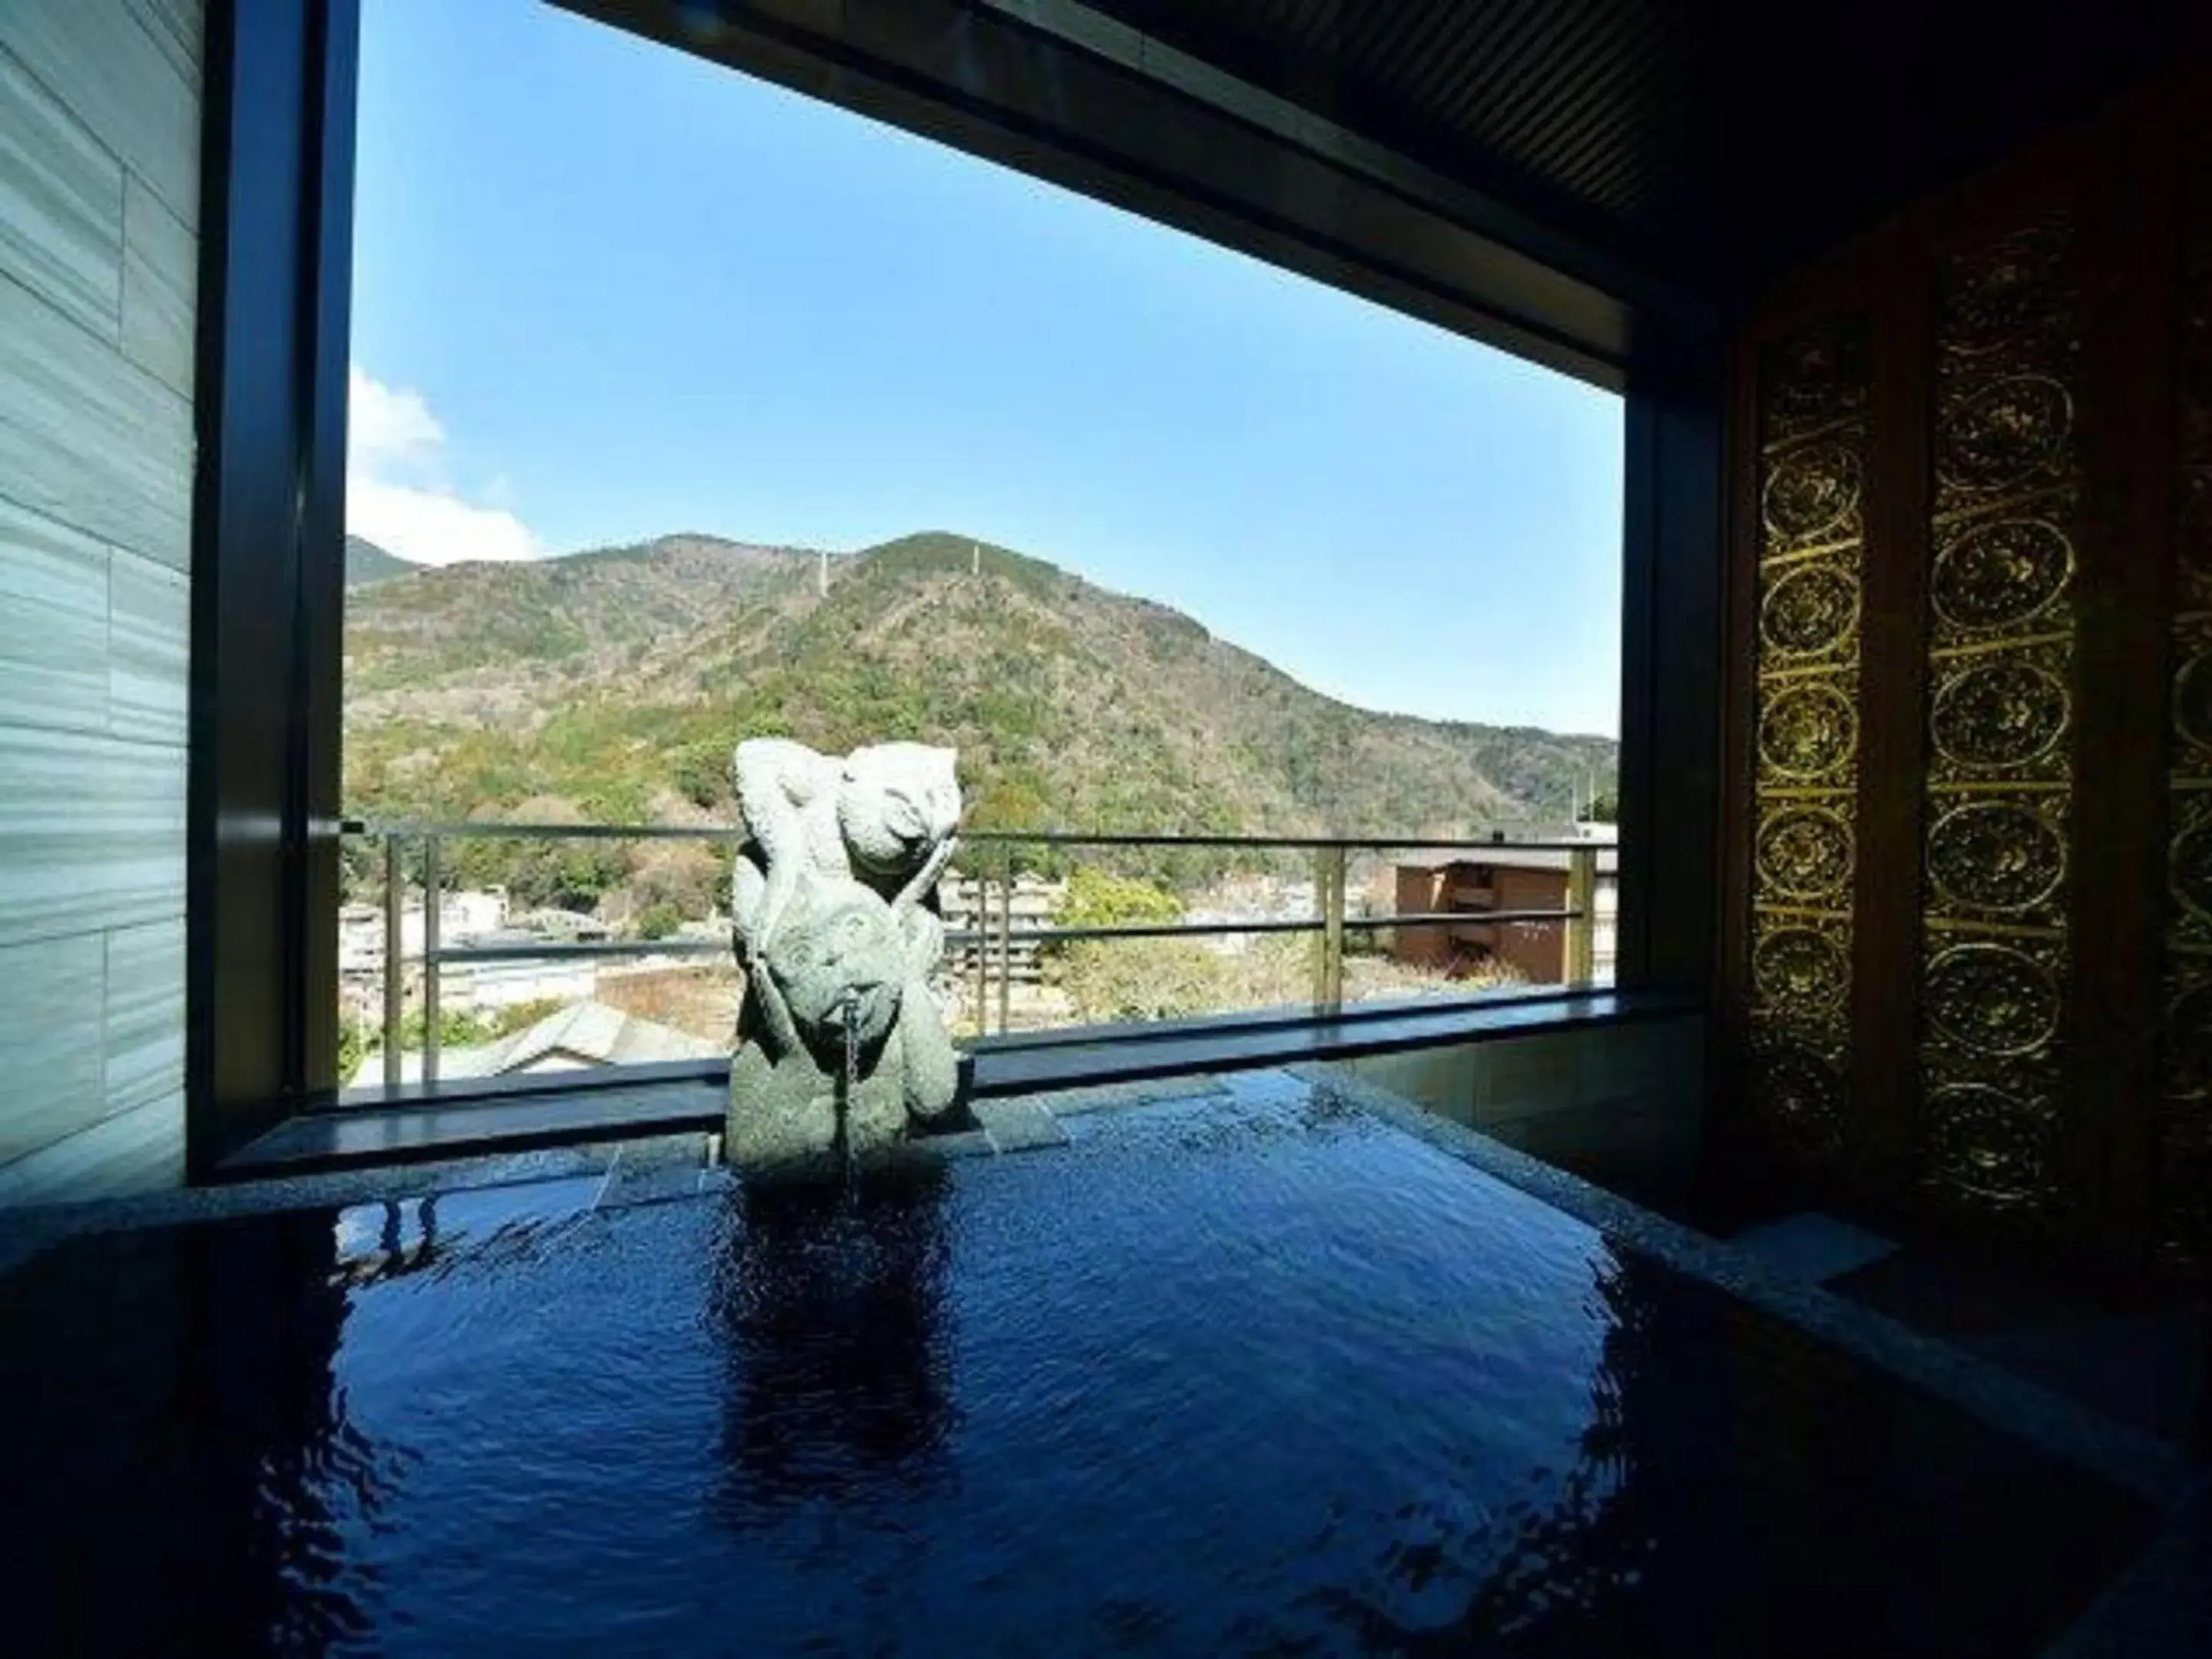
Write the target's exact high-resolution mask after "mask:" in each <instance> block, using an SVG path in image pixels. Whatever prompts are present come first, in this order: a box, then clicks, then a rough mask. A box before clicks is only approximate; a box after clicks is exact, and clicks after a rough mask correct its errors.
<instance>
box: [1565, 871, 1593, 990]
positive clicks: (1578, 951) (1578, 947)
mask: <svg viewBox="0 0 2212 1659" xmlns="http://www.w3.org/2000/svg"><path fill="white" fill-rule="evenodd" d="M1567 908H1568V909H1569V910H1571V911H1572V912H1573V913H1574V914H1573V915H1571V916H1569V917H1568V918H1567V940H1566V947H1567V948H1566V963H1565V966H1566V970H1567V971H1566V980H1567V983H1568V984H1569V985H1570V986H1572V987H1576V988H1577V989H1579V988H1581V987H1583V986H1586V985H1588V984H1589V982H1590V981H1591V980H1592V979H1593V978H1595V976H1596V974H1595V963H1596V945H1597V848H1595V847H1577V848H1573V849H1572V850H1571V851H1570V852H1569V853H1568V854H1567Z"/></svg>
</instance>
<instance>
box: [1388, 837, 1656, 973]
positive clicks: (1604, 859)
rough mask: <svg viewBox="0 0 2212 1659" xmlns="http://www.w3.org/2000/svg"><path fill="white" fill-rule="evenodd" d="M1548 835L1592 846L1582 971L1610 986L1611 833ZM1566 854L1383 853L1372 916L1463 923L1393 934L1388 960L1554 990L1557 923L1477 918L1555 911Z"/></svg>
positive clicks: (1561, 965)
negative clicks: (1457, 917)
mask: <svg viewBox="0 0 2212 1659" xmlns="http://www.w3.org/2000/svg"><path fill="white" fill-rule="evenodd" d="M1598 832H1601V833H1598ZM1550 833H1551V835H1552V836H1554V837H1556V838H1558V839H1561V840H1565V839H1571V838H1587V839H1589V841H1590V842H1592V843H1593V845H1595V847H1596V848H1597V872H1596V891H1595V894H1594V895H1593V905H1592V908H1593V909H1594V910H1595V935H1594V937H1593V938H1592V940H1591V951H1590V954H1591V972H1592V975H1593V977H1594V978H1595V980H1596V981H1598V982H1599V983H1600V984H1610V983H1611V982H1612V980H1613V961H1614V957H1615V955H1616V951H1617V946H1616V935H1617V931H1618V930H1617V927H1616V921H1617V915H1618V911H1619V908H1620V849H1619V848H1617V847H1615V846H1614V845H1613V836H1612V831H1611V826H1609V825H1595V826H1592V825H1583V826H1582V828H1581V829H1580V831H1579V832H1560V831H1553V832H1550ZM1528 838H1529V839H1535V838H1536V837H1535V836H1530V837H1528ZM1572 856H1573V855H1572V854H1570V853H1569V852H1567V851H1566V850H1565V849H1564V848H1561V849H1558V850H1553V849H1551V848H1527V847H1511V846H1499V847H1495V848H1480V849H1476V848H1466V849H1456V848H1455V849H1453V850H1450V851H1443V852H1429V851H1425V850H1419V849H1413V850H1404V849H1401V850H1397V851H1393V852H1389V853H1386V854H1384V855H1383V860H1382V863H1381V865H1380V866H1379V869H1378V871H1377V874H1376V895H1375V899H1376V905H1377V907H1378V908H1385V909H1388V910H1390V911H1392V912H1394V913H1396V914H1399V915H1433V914H1437V913H1440V912H1446V911H1464V912H1465V913H1466V914H1467V915H1468V921H1465V922H1451V923H1443V924H1437V925H1433V926H1430V927H1397V928H1393V929H1391V930H1390V954H1391V955H1392V956H1393V957H1396V958H1397V959H1398V960H1399V961H1401V962H1403V963H1409V964H1412V965H1414V966H1418V967H1424V968H1431V969H1437V970H1439V971H1443V972H1450V971H1453V970H1454V969H1461V970H1467V969H1474V968H1476V967H1479V966H1481V965H1483V964H1486V963H1496V964H1498V965H1499V966H1501V967H1505V968H1510V969H1512V970H1513V971H1514V972H1515V973H1516V974H1518V975H1521V977H1522V978H1523V979H1525V980H1528V981H1530V982H1531V983H1532V984H1538V985H1550V984H1558V983H1559V982H1561V981H1564V980H1565V977H1566V966H1567V929H1566V924H1565V922H1559V921H1518V922H1492V921H1481V920H1480V917H1481V915H1483V913H1484V912H1486V911H1498V910H1562V909H1565V908H1566V905H1567V879H1568V866H1569V863H1570V861H1571V858H1572Z"/></svg>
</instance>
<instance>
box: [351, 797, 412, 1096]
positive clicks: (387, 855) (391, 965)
mask: <svg viewBox="0 0 2212 1659" xmlns="http://www.w3.org/2000/svg"><path fill="white" fill-rule="evenodd" d="M406 891H407V875H406V870H405V868H404V864H403V861H402V860H401V858H400V855H399V835H398V831H396V830H392V829H387V830H386V831H385V832H384V1086H385V1087H386V1088H387V1089H396V1088H398V1086H399V1076H400V1071H399V1028H400V1027H401V1026H402V1025H403V1024H405V1023H406V1014H407V958H406V952H405V951H404V949H403V948H402V947H401V944H400V935H401V933H402V932H403V931H404V930H403V928H402V926H401V921H402V916H403V913H404V909H405V902H404V901H405V897H406ZM340 1086H343V1079H340Z"/></svg>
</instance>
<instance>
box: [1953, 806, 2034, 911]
mask: <svg viewBox="0 0 2212 1659" xmlns="http://www.w3.org/2000/svg"><path fill="white" fill-rule="evenodd" d="M2037 805H2039V803H2035V802H2031V801H2025V800H1980V799H1966V800H1965V801H1963V802H1957V801H1954V802H1952V803H1949V804H1948V805H1945V806H1944V807H1943V809H1942V816H1941V817H1938V818H1937V819H1936V823H1935V824H1934V826H1933V827H1932V828H1931V829H1929V832H1928V877H1929V882H1930V884H1932V885H1933V887H1934V889H1935V891H1934V895H1933V896H1934V899H1935V901H1936V907H1935V908H1938V909H1940V910H1942V911H1944V912H1947V913H1950V912H1959V913H1965V914H1966V915H1970V916H1972V915H1975V914H1976V913H1978V914H1979V915H1982V916H1985V917H2007V918H2009V917H2017V916H2020V915H2024V914H2027V913H2031V912H2039V911H2047V910H2048V908H2049V906H2050V902H2051V899H2052V898H2053V897H2054V896H2056V895H2057V891H2058V887H2059V884H2060V883H2061V882H2063V881H2064V880H2065V878H2066V842H2065V838H2064V836H2063V835H2062V834H2061V833H2060V831H2059V829H2058V827H2057V825H2056V824H2054V823H2052V822H2051V819H2050V817H2048V816H2047V815H2045V813H2042V812H2039V811H2037V810H2036V807H2037ZM2038 919H2039V920H2044V921H2049V920H2050V919H2051V918H2050V917H2049V915H2041V916H2039V918H2038Z"/></svg>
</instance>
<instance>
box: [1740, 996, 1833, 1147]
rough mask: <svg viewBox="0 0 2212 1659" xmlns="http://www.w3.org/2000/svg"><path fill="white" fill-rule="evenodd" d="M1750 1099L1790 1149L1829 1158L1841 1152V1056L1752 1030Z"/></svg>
mask: <svg viewBox="0 0 2212 1659" xmlns="http://www.w3.org/2000/svg"><path fill="white" fill-rule="evenodd" d="M1751 1087H1752V1097H1753V1099H1754V1100H1756V1101H1757V1102H1758V1103H1759V1109H1760V1110H1761V1113H1762V1115H1764V1116H1765V1121H1766V1122H1767V1123H1768V1125H1769V1126H1770V1127H1771V1128H1773V1129H1774V1130H1775V1131H1777V1132H1778V1133H1779V1134H1780V1136H1781V1137H1782V1139H1783V1140H1784V1143H1785V1144H1786V1145H1787V1146H1789V1147H1790V1150H1791V1151H1793V1152H1796V1153H1798V1154H1799V1155H1800V1156H1802V1157H1808V1158H1832V1157H1834V1156H1835V1155H1836V1154H1837V1153H1838V1152H1840V1151H1842V1150H1843V1142H1844V1099H1845V1094H1844V1071H1843V1062H1842V1060H1841V1057H1840V1056H1839V1055H1838V1054H1837V1053H1835V1052H1834V1051H1832V1050H1826V1051H1824V1050H1822V1049H1820V1048H1814V1046H1813V1045H1812V1044H1811V1043H1809V1042H1802V1041H1800V1040H1798V1039H1796V1038H1794V1037H1791V1036H1787V1035H1786V1034H1784V1031H1783V1030H1782V1029H1781V1028H1780V1027H1778V1026H1774V1025H1769V1026H1764V1027H1759V1028H1754V1033H1753V1037H1752V1045H1751Z"/></svg>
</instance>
